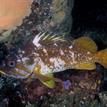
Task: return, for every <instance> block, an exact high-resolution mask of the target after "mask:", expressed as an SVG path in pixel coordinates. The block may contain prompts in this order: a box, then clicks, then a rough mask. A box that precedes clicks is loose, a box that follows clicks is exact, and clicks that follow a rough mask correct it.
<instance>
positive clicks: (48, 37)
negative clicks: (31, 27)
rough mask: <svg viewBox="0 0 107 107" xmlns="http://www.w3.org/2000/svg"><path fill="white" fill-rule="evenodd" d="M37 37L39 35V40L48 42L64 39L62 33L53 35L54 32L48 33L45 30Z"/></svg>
mask: <svg viewBox="0 0 107 107" xmlns="http://www.w3.org/2000/svg"><path fill="white" fill-rule="evenodd" d="M39 37H40V41H49V42H52V41H65V39H64V35H63V36H58V35H55V34H48V33H46V32H45V33H42V34H40V35H39Z"/></svg>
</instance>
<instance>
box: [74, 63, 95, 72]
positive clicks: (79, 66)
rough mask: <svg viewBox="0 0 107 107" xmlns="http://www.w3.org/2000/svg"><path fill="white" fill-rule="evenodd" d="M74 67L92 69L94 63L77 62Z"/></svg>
mask: <svg viewBox="0 0 107 107" xmlns="http://www.w3.org/2000/svg"><path fill="white" fill-rule="evenodd" d="M74 68H75V69H83V70H84V69H86V70H93V69H95V68H96V65H95V63H78V64H76V65H75V66H74Z"/></svg>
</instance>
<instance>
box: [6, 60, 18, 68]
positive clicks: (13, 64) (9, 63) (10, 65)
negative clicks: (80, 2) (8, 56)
mask: <svg viewBox="0 0 107 107" xmlns="http://www.w3.org/2000/svg"><path fill="white" fill-rule="evenodd" d="M15 65H16V63H15V61H9V62H8V66H9V67H15Z"/></svg>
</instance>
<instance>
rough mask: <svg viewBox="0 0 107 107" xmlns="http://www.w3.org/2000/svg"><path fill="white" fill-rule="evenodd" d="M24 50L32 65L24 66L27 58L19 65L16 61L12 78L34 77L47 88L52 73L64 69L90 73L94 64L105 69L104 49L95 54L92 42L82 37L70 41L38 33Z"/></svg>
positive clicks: (54, 79) (95, 47)
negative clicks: (98, 64) (30, 44)
mask: <svg viewBox="0 0 107 107" xmlns="http://www.w3.org/2000/svg"><path fill="white" fill-rule="evenodd" d="M26 49H27V47H26ZM27 51H28V52H29V54H30V56H32V58H33V63H32V64H30V65H27V64H26V60H30V58H27V57H23V59H22V61H23V64H21V61H18V63H17V66H16V68H15V69H14V70H13V72H12V73H14V74H15V75H16V77H26V76H28V75H30V76H31V77H32V76H33V77H37V78H38V79H40V81H41V82H42V83H43V84H45V85H46V86H48V87H49V88H53V87H54V86H55V81H56V78H54V77H53V73H56V72H61V71H64V70H67V69H80V70H93V69H96V64H95V63H96V62H97V63H100V64H101V65H103V66H104V67H105V68H107V49H104V50H101V51H97V46H96V44H95V42H94V41H93V40H92V39H91V38H89V37H85V36H83V37H80V38H78V39H75V40H73V41H71V40H66V39H64V38H62V37H61V36H60V37H57V36H51V35H47V34H46V33H43V34H41V33H39V34H37V35H36V36H35V38H34V39H33V40H32V46H31V47H30V48H29V49H27Z"/></svg>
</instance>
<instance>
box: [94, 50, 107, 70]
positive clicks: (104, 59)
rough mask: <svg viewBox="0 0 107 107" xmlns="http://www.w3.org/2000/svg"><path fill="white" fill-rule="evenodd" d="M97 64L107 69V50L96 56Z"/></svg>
mask: <svg viewBox="0 0 107 107" xmlns="http://www.w3.org/2000/svg"><path fill="white" fill-rule="evenodd" d="M95 57H96V62H98V63H100V64H101V65H103V66H104V67H105V68H107V49H104V50H101V51H99V52H98V53H96V54H95Z"/></svg>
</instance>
